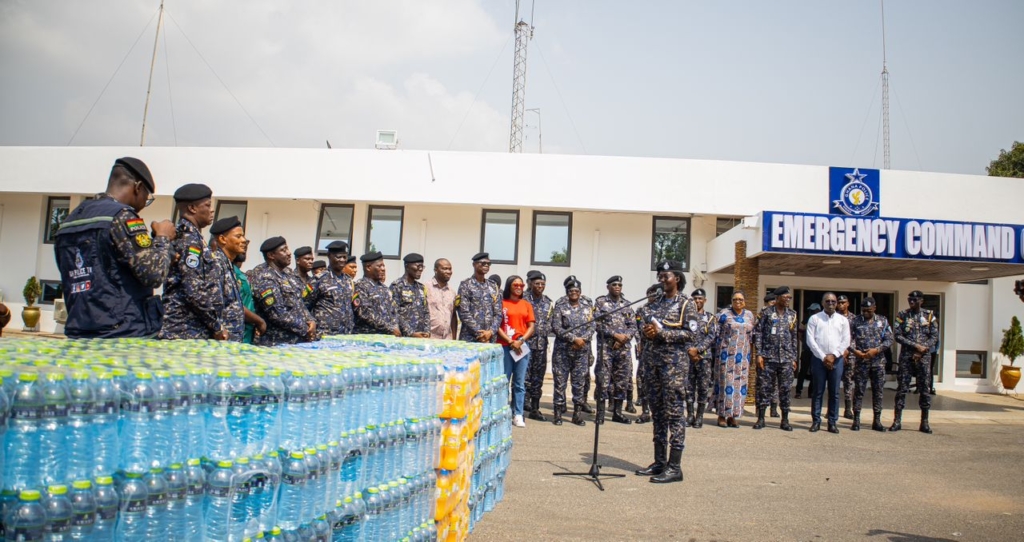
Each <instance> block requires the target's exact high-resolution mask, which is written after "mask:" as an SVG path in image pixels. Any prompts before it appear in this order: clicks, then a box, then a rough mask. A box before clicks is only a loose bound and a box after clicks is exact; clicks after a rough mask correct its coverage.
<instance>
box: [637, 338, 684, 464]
mask: <svg viewBox="0 0 1024 542" xmlns="http://www.w3.org/2000/svg"><path fill="white" fill-rule="evenodd" d="M689 369H690V361H689V360H688V359H686V356H682V359H680V360H678V361H676V362H672V361H668V360H658V361H654V362H653V363H652V365H651V366H649V367H648V368H647V375H646V378H648V379H649V382H648V383H647V388H648V391H649V392H650V395H649V396H648V398H649V399H650V402H651V403H650V408H651V419H652V420H653V421H654V444H655V445H658V444H660V445H662V446H666V447H667V448H670V449H672V450H682V449H683V448H685V447H686V416H685V413H684V411H685V408H686V382H687V380H688V379H689V376H688V374H689Z"/></svg>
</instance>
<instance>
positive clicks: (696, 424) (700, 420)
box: [693, 403, 704, 429]
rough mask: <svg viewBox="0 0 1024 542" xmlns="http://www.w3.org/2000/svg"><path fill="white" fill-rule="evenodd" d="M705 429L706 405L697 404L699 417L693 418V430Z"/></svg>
mask: <svg viewBox="0 0 1024 542" xmlns="http://www.w3.org/2000/svg"><path fill="white" fill-rule="evenodd" d="M701 427H704V403H698V404H697V415H696V416H694V418H693V428H694V429H700V428H701Z"/></svg>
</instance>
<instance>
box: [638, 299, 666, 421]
mask: <svg viewBox="0 0 1024 542" xmlns="http://www.w3.org/2000/svg"><path fill="white" fill-rule="evenodd" d="M661 293H662V288H661V284H652V285H651V286H650V287H649V288H647V292H646V294H645V295H646V296H647V304H646V305H644V306H643V307H640V308H639V309H637V310H636V330H637V333H636V365H637V366H636V391H637V399H638V401H637V402H638V403H639V404H640V408H641V411H640V417H638V418H637V419H636V423H638V424H639V423H650V421H651V410H650V405H651V398H650V387H649V386H648V385H647V383H648V382H649V380H650V379H649V378H648V377H647V374H648V367H649V366H650V363H648V361H647V358H648V357H649V356H650V350H651V349H650V348H649V347H648V345H649V344H650V342H651V341H650V340H649V339H648V338H647V337H644V334H643V327H644V326H645V325H647V322H649V321H650V309H649V308H648V306H649V305H650V304H651V303H654V302H655V301H657V300H658V298H659V296H660V295H661Z"/></svg>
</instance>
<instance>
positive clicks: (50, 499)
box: [43, 484, 74, 542]
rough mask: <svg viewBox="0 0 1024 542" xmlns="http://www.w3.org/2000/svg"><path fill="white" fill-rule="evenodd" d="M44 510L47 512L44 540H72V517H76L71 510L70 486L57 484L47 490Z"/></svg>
mask: <svg viewBox="0 0 1024 542" xmlns="http://www.w3.org/2000/svg"><path fill="white" fill-rule="evenodd" d="M43 508H44V509H45V510H46V527H45V529H44V534H43V540H46V541H47V542H63V541H65V540H71V517H72V516H74V510H72V509H71V498H70V497H68V486H66V485H63V484H57V485H52V486H50V487H49V488H47V490H46V495H45V496H44V498H43Z"/></svg>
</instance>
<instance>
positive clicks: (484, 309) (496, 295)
mask: <svg viewBox="0 0 1024 542" xmlns="http://www.w3.org/2000/svg"><path fill="white" fill-rule="evenodd" d="M455 309H456V311H457V312H458V313H459V321H461V322H462V326H461V328H460V329H459V340H460V341H468V342H476V334H477V332H478V331H490V332H491V340H490V342H492V343H493V342H495V341H497V340H498V328H499V327H501V324H502V322H504V320H505V314H504V312H503V311H502V307H501V293H500V292H499V291H498V287H497V286H495V285H494V283H493V282H491V281H489V280H487V279H484V280H483V281H478V280H476V278H475V277H469V278H468V279H466V280H464V281H462V282H461V283H459V292H458V294H457V295H456V296H455Z"/></svg>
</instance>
